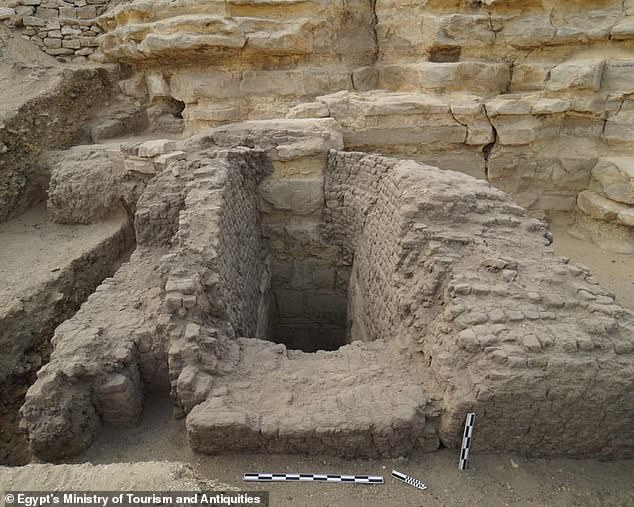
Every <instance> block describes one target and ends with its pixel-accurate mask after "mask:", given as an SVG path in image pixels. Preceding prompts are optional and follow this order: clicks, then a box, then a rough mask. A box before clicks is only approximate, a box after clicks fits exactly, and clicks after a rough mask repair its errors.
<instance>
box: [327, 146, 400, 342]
mask: <svg viewBox="0 0 634 507" xmlns="http://www.w3.org/2000/svg"><path fill="white" fill-rule="evenodd" d="M393 166H394V163H393V161H391V160H389V159H386V158H383V157H378V156H376V157H375V156H366V155H364V154H360V153H343V152H335V151H331V152H330V156H329V160H328V175H327V178H326V184H325V197H326V203H327V204H326V210H325V216H326V222H327V226H326V227H327V230H328V231H329V235H330V237H331V238H332V239H333V240H334V241H336V242H338V243H340V244H341V247H342V249H343V251H344V257H345V258H346V259H347V260H348V262H351V261H352V259H353V258H354V262H353V264H352V274H351V278H350V286H349V289H348V290H349V296H348V305H349V306H348V321H349V323H350V332H351V339H352V340H363V341H370V340H374V339H377V338H388V337H390V336H393V335H394V334H395V333H397V332H398V331H397V328H398V326H397V325H396V320H397V315H398V312H397V299H396V295H397V293H396V291H395V288H394V286H393V281H394V276H393V275H394V272H395V271H396V267H397V262H398V259H399V224H400V213H399V206H398V198H399V190H398V188H397V187H396V186H395V184H394V182H393V181H392V173H393V171H392V169H393Z"/></svg>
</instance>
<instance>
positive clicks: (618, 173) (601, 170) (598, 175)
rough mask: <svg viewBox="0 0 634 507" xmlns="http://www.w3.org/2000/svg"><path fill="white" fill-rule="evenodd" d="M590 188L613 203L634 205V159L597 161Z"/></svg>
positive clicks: (616, 158) (618, 158) (611, 158)
mask: <svg viewBox="0 0 634 507" xmlns="http://www.w3.org/2000/svg"><path fill="white" fill-rule="evenodd" d="M590 188H591V189H592V190H594V191H596V192H599V193H600V194H602V195H604V196H605V197H608V198H609V199H612V200H613V201H617V202H621V203H625V204H634V157H607V158H601V159H599V161H598V162H597V165H596V166H595V167H594V169H593V170H592V181H591V183H590Z"/></svg>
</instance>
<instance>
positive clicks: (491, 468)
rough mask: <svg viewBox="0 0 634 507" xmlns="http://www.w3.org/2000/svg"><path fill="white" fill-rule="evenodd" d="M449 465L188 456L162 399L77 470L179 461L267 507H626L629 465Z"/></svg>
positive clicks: (446, 458)
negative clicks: (285, 476)
mask: <svg viewBox="0 0 634 507" xmlns="http://www.w3.org/2000/svg"><path fill="white" fill-rule="evenodd" d="M475 438H477V425H476V436H475ZM457 458H458V454H457V452H456V451H453V450H449V449H443V450H441V451H439V452H435V453H431V454H419V455H416V456H413V457H410V458H403V459H385V460H353V461H346V460H342V459H338V458H324V457H321V458H318V457H303V456H285V455H278V456H270V455H242V456H227V455H223V456H217V457H213V456H203V455H196V454H194V453H192V451H191V450H190V449H189V447H188V445H187V441H186V437H185V429H184V423H183V421H182V420H181V421H176V420H174V419H172V418H171V416H170V401H169V399H166V398H159V397H150V398H149V399H148V400H147V406H146V410H145V412H144V416H143V422H142V425H141V426H140V427H138V428H134V429H129V430H112V429H106V430H105V431H103V433H102V434H101V437H100V438H99V440H98V441H97V442H96V443H95V444H94V445H93V447H92V448H91V449H90V450H89V451H88V452H87V453H86V454H85V455H83V456H81V458H80V459H78V460H77V462H91V463H93V464H106V463H125V462H127V461H153V460H168V461H182V462H186V463H190V464H191V465H192V467H193V468H194V469H195V470H196V471H197V472H198V474H199V476H200V477H201V478H203V479H213V480H216V481H220V482H223V483H226V484H229V485H231V486H236V487H241V488H243V489H246V490H248V489H251V490H253V489H262V490H266V491H269V492H270V493H271V505H272V506H274V507H280V506H306V507H327V506H331V507H335V506H346V507H348V506H362V505H363V506H377V507H378V506H412V507H415V506H423V505H425V506H428V505H429V506H440V505H446V506H460V505H471V506H476V505H477V506H479V505H482V506H491V507H494V506H506V505H518V506H537V505H540V506H541V505H544V506H545V505H548V506H570V505H580V506H595V505H602V506H608V505H609V506H621V505H622V506H626V505H634V460H626V461H614V462H600V461H596V460H572V459H554V460H552V459H549V460H546V459H526V458H523V457H521V456H516V455H510V454H489V453H487V454H484V453H478V452H473V454H472V459H471V461H470V465H469V469H468V470H467V471H464V472H460V471H458V470H457ZM392 469H396V470H399V471H401V472H404V473H407V474H409V475H411V476H413V477H416V478H419V479H421V480H423V481H424V482H426V483H427V484H428V486H429V489H428V490H427V491H419V490H417V489H415V488H412V487H411V486H408V485H405V484H403V483H401V482H398V481H396V480H394V479H392V478H391V477H390V473H391V471H392ZM244 472H279V473H291V472H304V473H351V474H352V473H355V474H373V475H382V476H383V477H384V478H385V481H386V483H385V484H384V485H373V486H363V485H348V484H313V483H301V484H297V483H275V484H257V485H254V484H253V483H248V484H245V483H244V482H242V480H241V478H242V474H243V473H244Z"/></svg>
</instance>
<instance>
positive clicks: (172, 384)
mask: <svg viewBox="0 0 634 507" xmlns="http://www.w3.org/2000/svg"><path fill="white" fill-rule="evenodd" d="M316 125H317V126H318V127H319V129H321V130H318V128H317V126H316ZM332 128H333V123H332V121H331V120H322V121H312V120H311V123H310V127H309V126H307V123H306V121H305V120H287V121H286V122H284V123H281V122H278V121H276V122H270V123H267V122H265V121H262V122H247V123H245V124H241V125H239V126H227V127H220V128H218V129H214V130H213V131H211V132H206V133H204V134H201V135H200V136H197V137H194V138H191V139H190V140H188V141H187V143H185V146H184V147H185V149H187V150H189V155H188V158H187V159H183V160H177V161H175V162H174V163H173V164H171V165H170V166H169V169H168V170H164V171H163V172H162V173H161V174H160V175H159V176H157V177H156V178H155V179H153V180H152V181H151V182H150V184H149V186H148V189H147V190H146V192H145V193H144V195H143V197H142V198H141V201H140V202H139V205H138V206H137V214H136V223H135V230H136V233H137V240H139V245H140V246H139V249H138V250H137V252H136V253H135V255H134V256H133V257H132V259H131V261H130V263H129V264H128V265H126V266H124V268H122V269H121V270H119V272H118V273H117V274H116V275H115V277H113V280H112V281H111V282H109V283H107V284H104V286H102V287H101V288H100V289H99V290H98V291H97V293H96V294H95V295H94V296H93V297H91V298H89V300H88V301H87V303H86V304H85V305H84V306H83V307H82V310H81V312H79V313H78V314H77V315H76V316H75V317H73V318H72V319H70V320H69V321H67V322H65V323H64V324H63V325H62V326H60V327H59V328H58V329H57V331H56V336H55V344H56V351H55V353H54V354H53V356H52V361H51V363H50V364H49V366H48V367H47V368H46V370H45V371H42V372H40V375H39V376H38V379H37V381H36V383H35V385H34V386H32V388H31V389H30V390H29V393H28V394H27V397H26V403H25V405H24V406H23V407H22V409H21V414H22V416H23V418H24V424H23V426H24V427H25V429H27V430H28V432H29V443H30V445H31V448H32V450H33V451H34V452H35V453H36V454H37V455H38V456H40V457H44V458H47V459H59V458H60V457H64V456H67V455H71V454H77V453H78V452H81V451H82V450H84V449H85V448H86V447H87V446H88V445H90V443H91V442H92V440H93V439H94V438H95V436H96V435H97V433H98V429H99V423H100V422H103V423H105V424H109V425H113V426H129V425H134V424H136V423H137V422H138V418H139V414H140V412H141V407H142V397H143V392H144V389H145V388H146V387H147V386H148V385H156V386H169V388H170V392H171V397H172V399H173V400H174V404H175V407H176V413H177V414H179V415H180V416H183V417H185V418H186V429H187V437H188V441H189V444H190V446H191V448H192V449H193V450H194V451H196V452H201V453H210V454H218V453H224V452H238V453H240V452H246V453H256V452H263V453H303V454H331V455H340V456H345V457H350V458H352V457H379V456H391V457H395V456H403V455H406V454H408V453H411V452H412V451H415V450H423V451H431V450H434V449H437V448H438V447H439V446H440V445H441V444H443V445H445V446H447V447H452V448H453V447H457V446H459V445H460V441H461V428H462V424H463V421H464V414H465V413H466V412H476V413H481V414H486V416H485V417H481V418H480V419H479V421H480V422H479V423H478V446H479V448H480V449H490V450H503V449H513V450H515V451H519V452H524V453H531V454H542V455H543V454H553V453H561V452H566V453H568V454H570V455H585V454H589V453H592V454H594V455H596V456H612V455H617V454H618V455H624V456H625V455H629V454H630V453H631V443H628V442H629V441H628V440H627V439H628V438H629V437H630V436H631V432H628V431H629V430H628V428H629V426H628V425H629V424H630V422H629V420H627V418H625V417H622V416H616V415H615V416H614V417H613V418H612V419H610V420H606V419H605V418H602V417H601V414H602V413H603V412H604V411H605V410H606V407H608V406H619V407H625V412H623V413H627V410H631V409H632V400H631V397H629V396H628V394H629V393H628V392H627V389H624V388H622V387H620V386H625V385H628V384H627V382H628V380H629V379H630V378H631V373H630V371H631V370H630V368H629V366H630V365H631V361H632V358H631V354H630V352H631V350H632V348H631V346H630V338H629V336H631V332H630V331H631V330H634V323H633V321H632V318H631V314H630V313H628V312H626V311H625V310H623V309H622V308H621V307H618V305H616V304H615V303H614V300H613V298H612V297H611V296H609V295H608V294H607V293H605V292H604V291H603V290H602V289H601V288H600V287H599V286H598V285H597V284H596V282H594V281H593V280H592V278H591V276H590V274H589V272H588V271H587V270H585V269H582V268H580V267H577V266H574V265H571V264H569V263H568V261H566V260H564V259H560V258H558V257H556V256H555V255H554V252H553V251H552V250H551V249H550V248H549V247H548V245H549V244H550V237H549V234H548V232H547V230H546V228H545V225H544V224H543V223H542V222H540V221H538V220H535V219H532V218H531V217H530V216H528V214H527V213H526V211H525V210H524V209H522V208H521V207H519V206H518V205H516V204H515V203H513V201H512V200H511V199H510V198H509V197H508V196H506V195H505V194H503V193H502V192H500V191H498V190H495V189H493V188H491V187H490V186H489V185H488V184H487V183H486V182H483V181H479V180H476V179H474V178H471V177H468V176H466V175H464V174H459V173H454V172H450V171H441V170H438V169H436V168H433V167H430V166H426V165H422V164H418V163H415V162H412V161H399V160H395V159H388V158H383V157H380V156H376V155H365V154H361V153H350V152H343V151H337V150H336V149H331V148H332V146H331V145H328V144H327V142H325V141H324V140H332V139H336V137H335V136H336V134H335V133H333V131H332ZM267 129H270V130H268V131H267ZM300 134H301V135H300ZM302 135H303V136H304V137H302ZM247 138H249V139H253V140H254V141H253V143H252V144H253V145H256V146H261V147H260V148H258V149H248V148H244V147H243V146H245V139H247ZM306 139H309V140H310V142H308V141H306ZM220 142H227V143H228V144H231V145H232V146H234V148H222V147H219V146H218V143H220ZM267 143H268V144H267ZM333 144H334V143H333ZM235 146H238V147H237V148H235ZM269 157H270V158H269ZM281 157H284V159H283V160H281ZM166 196H169V200H167V199H166ZM298 196H301V197H300V198H298ZM587 294H591V295H592V296H593V297H594V298H595V299H594V300H593V301H596V302H595V303H593V304H592V305H593V306H592V307H590V306H589V304H588V303H584V302H583V301H582V298H585V297H587ZM564 302H565V304H564ZM583 305H585V306H583ZM114 315H116V318H114V319H113V316H114ZM617 317H618V320H617ZM324 329H326V330H327V331H331V330H335V331H336V332H334V333H330V334H328V333H326V332H323V330H324ZM607 330H610V332H609V333H608V332H607ZM317 335H320V336H319V338H320V341H319V342H317V341H316V339H315V336H317ZM325 335H328V336H330V337H337V339H336V340H334V339H332V338H331V341H330V342H328V341H325V340H323V336H325ZM342 337H343V339H342ZM271 340H275V341H278V342H279V343H273V342H272V341H271ZM326 349H331V350H326ZM312 351H315V352H314V353H312ZM306 352H311V353H306ZM68 358H73V360H72V361H73V362H72V363H69V359H68ZM75 358H79V359H75ZM555 359H556V360H555ZM77 364H79V365H81V366H80V367H78V366H76V365H77ZM86 368H89V371H90V372H91V376H90V377H87V376H86V373H85V369H86ZM59 372H63V375H62V374H60V373H59ZM571 376H574V377H575V382H573V381H572V380H571ZM615 376H619V378H621V379H622V383H621V384H618V385H615V384H614V377H615ZM578 377H579V378H583V379H584V382H592V386H593V387H592V388H589V391H588V390H578V389H577V386H578V385H579V382H578ZM599 396H601V397H602V398H601V399H602V400H603V401H601V402H598V401H597V400H598V399H599V398H598V397H599ZM535 400H541V401H543V402H544V403H537V404H536V403H535ZM570 400H574V403H575V405H576V407H577V410H578V411H580V413H581V412H583V413H587V414H588V417H586V418H574V419H570V417H569V413H568V412H567V411H566V410H563V408H564V407H568V406H570ZM69 406H72V407H73V410H70V411H69V410H66V407H69ZM50 421H61V422H62V423H63V426H61V425H57V424H55V425H53V424H51V422H50ZM563 425H566V427H569V428H570V431H569V432H566V434H565V435H563V436H562V434H561V432H560V431H558V429H559V428H561V427H562V426H563ZM500 428H504V431H500ZM589 431H591V432H592V434H593V435H594V438H593V439H591V440H580V439H578V438H577V437H576V436H575V435H578V434H580V433H582V432H586V433H587V432H589ZM614 435H621V436H622V437H619V439H618V441H617V440H614V437H613V436H614Z"/></svg>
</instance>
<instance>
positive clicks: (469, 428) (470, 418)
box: [458, 412, 475, 470]
mask: <svg viewBox="0 0 634 507" xmlns="http://www.w3.org/2000/svg"><path fill="white" fill-rule="evenodd" d="M474 425H475V414H474V413H473V412H469V413H468V414H467V419H466V420H465V423H464V436H463V437H462V447H461V448H460V461H458V470H465V469H466V468H467V461H468V460H469V450H470V449H471V439H472V437H473V426H474Z"/></svg>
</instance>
